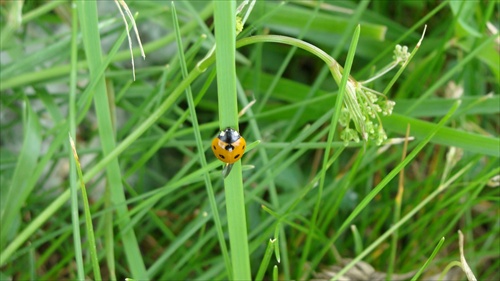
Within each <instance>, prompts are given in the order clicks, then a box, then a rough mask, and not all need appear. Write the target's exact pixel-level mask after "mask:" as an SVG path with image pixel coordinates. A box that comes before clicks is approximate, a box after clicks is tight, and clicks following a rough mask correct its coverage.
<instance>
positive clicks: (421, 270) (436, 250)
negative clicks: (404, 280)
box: [411, 237, 445, 281]
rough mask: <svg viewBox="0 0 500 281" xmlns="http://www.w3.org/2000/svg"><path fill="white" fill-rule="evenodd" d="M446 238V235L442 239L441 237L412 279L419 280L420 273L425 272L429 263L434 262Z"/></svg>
mask: <svg viewBox="0 0 500 281" xmlns="http://www.w3.org/2000/svg"><path fill="white" fill-rule="evenodd" d="M444 240H445V239H444V237H442V238H441V239H439V242H438V244H437V245H436V247H435V248H434V250H433V251H432V254H431V256H430V257H429V258H428V259H427V260H426V261H425V263H424V265H422V267H421V268H420V269H419V270H418V271H417V273H415V276H413V277H412V278H411V281H417V280H418V278H419V277H420V275H422V273H423V272H424V270H425V269H426V268H427V267H428V266H429V264H430V263H431V262H432V260H433V259H434V257H435V256H436V255H437V253H438V252H439V249H441V246H443V243H444Z"/></svg>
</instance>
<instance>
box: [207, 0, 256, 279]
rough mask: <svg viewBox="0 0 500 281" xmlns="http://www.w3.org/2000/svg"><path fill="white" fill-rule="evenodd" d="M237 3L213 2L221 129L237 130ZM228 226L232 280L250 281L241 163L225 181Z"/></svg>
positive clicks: (235, 166) (234, 167)
mask: <svg viewBox="0 0 500 281" xmlns="http://www.w3.org/2000/svg"><path fill="white" fill-rule="evenodd" d="M235 13H236V2H235V1H215V2H214V21H215V30H216V36H215V41H216V46H217V47H216V49H215V53H216V57H217V60H216V66H217V90H218V104H219V125H220V128H226V127H231V128H233V129H236V130H238V104H237V99H236V68H235V51H236V46H235V41H236V14H235ZM224 189H225V194H226V210H227V220H228V222H227V224H228V228H229V244H230V251H231V261H232V267H233V276H232V279H234V280H250V279H251V271H250V254H249V252H248V238H247V225H246V211H245V207H246V205H245V199H244V190H243V179H242V174H241V161H238V162H236V163H235V164H234V166H233V169H232V171H231V173H229V175H228V176H227V177H226V178H225V179H224Z"/></svg>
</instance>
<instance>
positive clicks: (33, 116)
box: [0, 99, 42, 265]
mask: <svg viewBox="0 0 500 281" xmlns="http://www.w3.org/2000/svg"><path fill="white" fill-rule="evenodd" d="M23 111H24V112H23V113H24V114H23V123H24V128H25V130H24V138H23V144H22V147H21V151H20V152H19V156H18V158H17V163H16V168H15V170H14V174H13V176H12V179H11V182H10V186H9V188H8V189H7V190H2V193H3V194H2V207H1V214H0V226H1V228H2V231H1V232H0V241H1V245H0V248H1V249H4V247H5V245H6V244H7V242H8V241H9V240H11V239H12V238H14V237H15V236H16V235H15V233H16V232H17V229H16V226H17V225H18V223H16V221H17V220H19V219H21V218H20V214H19V212H20V211H21V207H22V206H23V205H24V203H25V201H26V198H28V196H29V194H30V193H31V191H32V190H33V188H34V185H33V184H30V181H31V179H32V176H33V171H34V170H35V167H36V166H37V164H38V157H39V156H40V153H41V148H42V147H41V144H42V136H41V134H40V130H41V128H40V123H39V120H38V116H37V113H36V112H35V111H33V108H32V107H31V104H30V102H29V100H28V99H25V100H24V108H23ZM2 252H3V251H2ZM1 264H3V262H2V261H0V265H1Z"/></svg>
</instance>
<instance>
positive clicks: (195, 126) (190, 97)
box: [172, 2, 232, 277]
mask: <svg viewBox="0 0 500 281" xmlns="http://www.w3.org/2000/svg"><path fill="white" fill-rule="evenodd" d="M172 18H173V21H174V28H175V35H176V41H177V49H178V53H179V57H180V65H181V70H182V76H183V77H184V79H186V78H187V76H188V70H187V65H186V59H185V57H184V48H183V46H182V38H181V33H180V28H179V22H178V20H177V13H176V10H175V5H174V2H172ZM186 99H187V102H188V106H189V112H190V114H191V122H192V125H193V131H194V135H195V139H196V148H197V150H198V155H199V158H200V162H201V167H202V168H204V169H206V167H207V160H206V158H205V148H204V147H203V140H202V138H201V133H200V128H199V125H198V117H197V114H196V107H195V102H194V99H193V93H192V91H191V87H190V86H188V87H187V88H186ZM203 177H204V180H205V187H206V191H207V194H208V199H209V203H210V208H211V209H212V213H213V218H214V222H215V228H216V230H217V237H218V239H219V244H220V247H221V251H222V255H223V257H224V262H225V263H226V270H227V275H228V277H230V276H232V269H231V261H230V259H229V253H228V250H227V246H226V240H225V239H224V233H223V231H222V223H221V220H220V216H219V210H218V207H217V202H216V201H215V195H214V191H213V187H212V180H211V179H210V174H209V173H208V172H205V173H204V175H203Z"/></svg>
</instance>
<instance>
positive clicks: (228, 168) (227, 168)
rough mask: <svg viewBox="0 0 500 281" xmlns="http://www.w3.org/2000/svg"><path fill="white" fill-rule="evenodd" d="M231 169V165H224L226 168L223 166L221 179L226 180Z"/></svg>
mask: <svg viewBox="0 0 500 281" xmlns="http://www.w3.org/2000/svg"><path fill="white" fill-rule="evenodd" d="M232 168H233V164H226V166H224V168H223V169H222V177H224V178H226V177H227V176H228V175H229V173H230V172H231V169H232Z"/></svg>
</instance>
